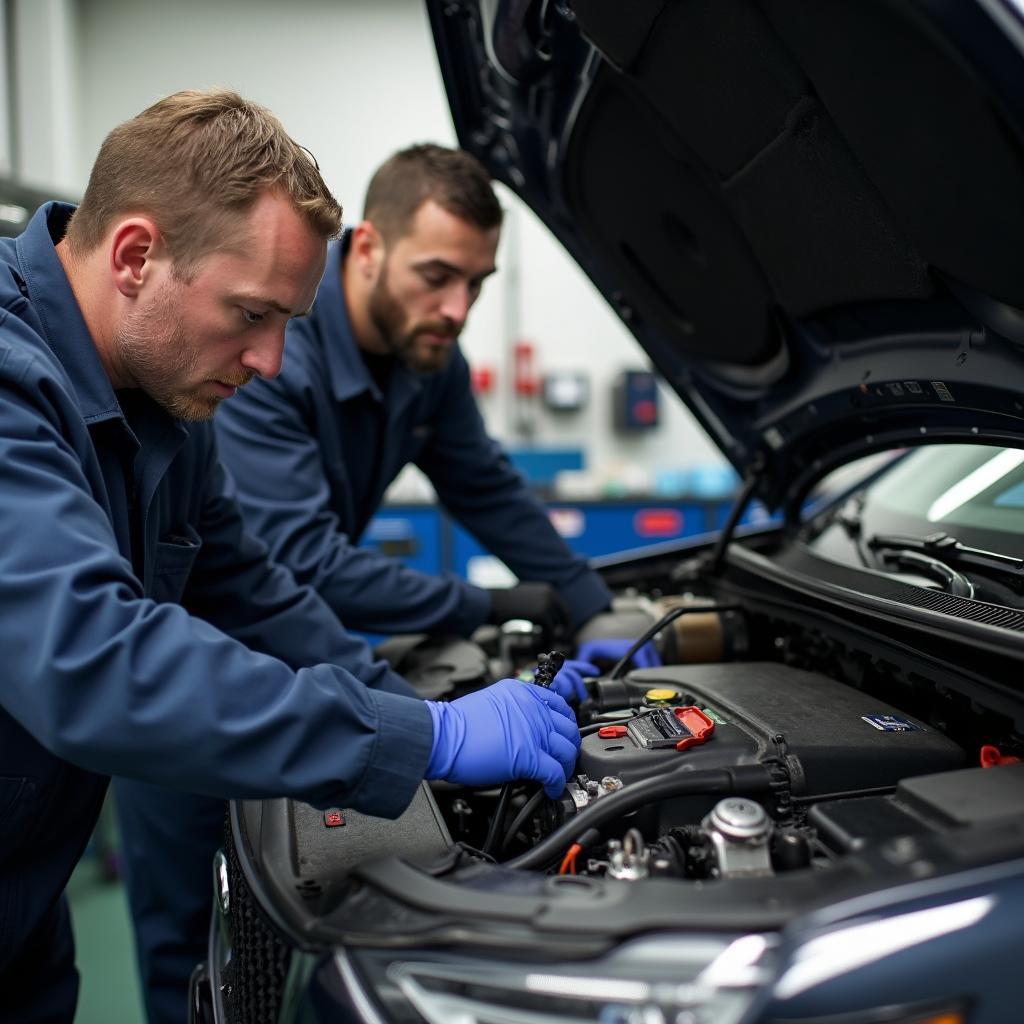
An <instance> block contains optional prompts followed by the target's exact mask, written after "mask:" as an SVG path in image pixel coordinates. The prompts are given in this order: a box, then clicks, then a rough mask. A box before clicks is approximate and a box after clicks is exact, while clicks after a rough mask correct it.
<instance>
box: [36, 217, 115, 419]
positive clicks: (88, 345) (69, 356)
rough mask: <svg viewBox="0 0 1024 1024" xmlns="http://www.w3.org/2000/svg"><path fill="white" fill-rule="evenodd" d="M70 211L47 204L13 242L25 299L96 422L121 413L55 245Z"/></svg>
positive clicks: (82, 405)
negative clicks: (19, 266)
mask: <svg viewBox="0 0 1024 1024" xmlns="http://www.w3.org/2000/svg"><path fill="white" fill-rule="evenodd" d="M74 212H75V208H74V207H73V206H71V205H69V204H68V203H58V202H52V203H45V204H44V205H43V206H41V207H40V208H39V209H38V210H37V211H36V212H35V214H34V215H33V217H32V219H31V220H30V221H29V222H28V225H27V227H26V228H25V230H24V232H22V234H21V235H19V236H18V239H17V243H16V244H17V250H18V260H19V263H20V265H21V271H22V274H23V276H24V278H25V284H26V285H27V286H28V294H29V299H30V301H31V303H32V306H33V308H34V309H35V311H36V313H37V314H38V315H39V319H40V320H41V322H42V325H43V331H44V332H45V335H46V341H47V343H48V344H49V346H50V348H51V349H52V350H53V353H54V354H55V355H56V356H57V358H58V359H59V360H60V362H61V364H62V365H63V367H64V370H65V372H66V373H67V375H68V377H70V379H71V383H72V385H73V386H74V389H75V395H76V396H77V398H78V404H79V408H80V409H81V410H82V416H83V417H84V419H85V421H86V422H87V423H97V422H99V421H101V420H105V419H111V418H114V417H121V407H120V406H119V405H118V403H117V397H116V396H115V394H114V389H113V387H112V386H111V383H110V378H109V377H108V376H107V373H106V370H104V368H103V364H102V363H101V362H100V356H99V352H98V351H97V350H96V345H95V343H94V342H93V340H92V335H91V334H90V333H89V328H88V327H86V324H85V318H84V317H83V316H82V311H81V310H80V309H79V308H78V302H77V301H76V299H75V295H74V292H73V291H72V290H71V284H70V283H69V282H68V279H67V275H66V274H65V273H64V267H63V266H62V265H61V262H60V259H59V258H58V256H57V250H56V248H55V246H56V244H57V243H58V242H59V241H60V240H61V239H62V238H63V237H64V232H65V231H66V230H67V226H68V221H69V220H71V215H72V214H73V213H74Z"/></svg>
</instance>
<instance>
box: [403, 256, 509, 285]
mask: <svg viewBox="0 0 1024 1024" xmlns="http://www.w3.org/2000/svg"><path fill="white" fill-rule="evenodd" d="M416 269H417V270H427V269H437V270H446V271H448V273H449V274H456V275H458V276H461V277H465V276H466V271H465V270H463V269H462V267H458V266H456V265H455V264H454V263H449V262H448V261H447V260H442V259H438V258H434V259H428V260H424V261H423V262H422V263H417V264H416ZM497 269H498V268H497V267H493V266H492V267H490V268H488V269H487V270H485V271H483V273H481V274H477V275H476V277H478V278H479V279H480V280H483V279H484V278H485V277H490V276H491V274H493V273H494V272H495V271H496V270H497Z"/></svg>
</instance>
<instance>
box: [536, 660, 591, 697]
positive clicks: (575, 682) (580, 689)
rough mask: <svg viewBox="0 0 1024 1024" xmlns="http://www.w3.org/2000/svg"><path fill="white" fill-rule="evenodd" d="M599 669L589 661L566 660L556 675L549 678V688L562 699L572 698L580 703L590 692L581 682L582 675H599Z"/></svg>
mask: <svg viewBox="0 0 1024 1024" xmlns="http://www.w3.org/2000/svg"><path fill="white" fill-rule="evenodd" d="M600 674H601V670H600V669H599V668H598V667H597V666H596V665H591V664H590V662H589V661H573V660H571V659H570V660H569V661H567V662H566V663H565V664H564V665H563V666H562V667H561V668H560V669H559V670H558V675H556V676H555V678H554V679H552V680H551V686H550V687H549V689H551V690H553V691H554V692H555V693H557V694H558V696H559V697H561V698H562V699H563V700H574V701H577V702H580V703H582V702H583V701H585V700H586V699H587V698H588V697H589V696H590V694H589V693H587V687H586V686H585V685H584V683H583V677H584V676H599V675H600Z"/></svg>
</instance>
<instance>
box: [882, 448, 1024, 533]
mask: <svg viewBox="0 0 1024 1024" xmlns="http://www.w3.org/2000/svg"><path fill="white" fill-rule="evenodd" d="M868 506H870V509H871V516H872V519H875V518H876V517H878V518H883V517H884V516H885V515H886V513H890V514H892V515H894V516H899V517H910V518H913V519H915V520H917V521H918V522H919V524H920V528H921V529H926V530H927V531H928V532H935V531H936V530H943V531H944V532H946V533H952V534H953V535H954V536H956V535H957V534H958V533H959V534H962V533H963V532H964V529H965V528H966V529H967V530H970V531H973V530H980V531H983V532H984V533H986V534H988V535H989V540H990V542H991V543H992V544H995V545H998V548H999V550H1004V548H1005V546H1006V545H1009V548H1010V550H1008V551H1006V552H1005V553H1012V552H1013V551H1016V550H1017V549H1018V548H1019V547H1021V546H1022V545H1021V541H1022V536H1024V531H1022V526H1024V451H1022V450H1020V449H1017V448H989V447H985V446H981V445H967V444H964V445H938V446H936V447H932V448H918V449H917V450H916V451H912V452H910V453H908V454H907V455H906V456H905V457H904V458H903V459H901V460H900V461H899V462H898V463H897V464H896V465H895V466H893V468H892V469H891V470H890V471H889V472H888V473H886V474H885V475H884V476H882V477H881V478H880V479H879V480H878V481H876V482H875V484H874V485H872V486H871V487H869V488H867V490H866V492H865V508H864V511H865V513H866V512H867V509H868ZM878 528H879V529H886V527H885V526H884V524H883V523H878Z"/></svg>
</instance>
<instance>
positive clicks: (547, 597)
mask: <svg viewBox="0 0 1024 1024" xmlns="http://www.w3.org/2000/svg"><path fill="white" fill-rule="evenodd" d="M488 593H489V594H490V595H491V613H490V615H489V616H488V617H487V621H488V622H493V623H496V624H500V623H502V622H508V620H509V619H527V620H529V621H530V622H535V623H536V624H537V625H538V626H543V627H544V628H545V629H547V630H558V629H565V628H567V627H568V625H569V618H570V617H569V609H568V608H566V606H565V602H564V601H563V600H562V598H561V597H560V596H559V593H558V591H557V590H555V588H554V587H553V586H551V584H550V583H517V584H516V585H515V586H514V587H506V588H504V589H501V588H498V589H495V590H490V591H488Z"/></svg>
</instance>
